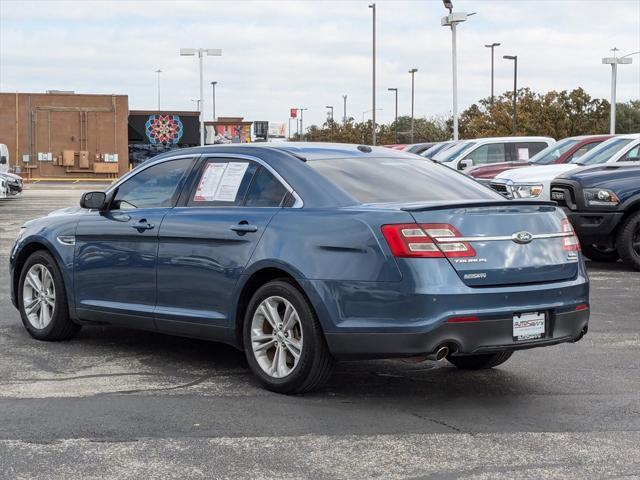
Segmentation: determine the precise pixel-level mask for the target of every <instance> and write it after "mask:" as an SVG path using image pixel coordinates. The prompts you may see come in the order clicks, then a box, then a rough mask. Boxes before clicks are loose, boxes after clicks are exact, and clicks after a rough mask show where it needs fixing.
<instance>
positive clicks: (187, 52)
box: [180, 48, 222, 145]
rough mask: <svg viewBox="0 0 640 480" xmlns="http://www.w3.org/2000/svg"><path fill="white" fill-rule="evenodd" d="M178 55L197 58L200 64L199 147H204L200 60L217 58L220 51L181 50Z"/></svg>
mask: <svg viewBox="0 0 640 480" xmlns="http://www.w3.org/2000/svg"><path fill="white" fill-rule="evenodd" d="M180 55H181V56H183V57H194V56H196V55H197V56H198V60H199V64H200V104H199V106H198V111H199V112H200V145H204V113H203V110H204V74H203V70H202V59H203V57H204V56H205V55H207V56H209V57H219V56H220V55H222V50H220V49H219V48H181V49H180Z"/></svg>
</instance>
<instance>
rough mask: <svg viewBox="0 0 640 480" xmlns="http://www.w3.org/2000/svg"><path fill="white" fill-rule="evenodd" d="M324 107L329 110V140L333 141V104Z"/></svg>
mask: <svg viewBox="0 0 640 480" xmlns="http://www.w3.org/2000/svg"><path fill="white" fill-rule="evenodd" d="M325 108H328V109H329V111H330V112H331V113H330V114H329V115H330V116H329V118H330V119H331V125H329V141H333V105H326V107H325Z"/></svg>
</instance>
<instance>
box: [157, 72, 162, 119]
mask: <svg viewBox="0 0 640 480" xmlns="http://www.w3.org/2000/svg"><path fill="white" fill-rule="evenodd" d="M156 73H157V74H158V112H159V111H160V74H161V73H162V70H160V69H158V70H156Z"/></svg>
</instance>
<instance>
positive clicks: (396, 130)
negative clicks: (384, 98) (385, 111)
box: [387, 88, 398, 143]
mask: <svg viewBox="0 0 640 480" xmlns="http://www.w3.org/2000/svg"><path fill="white" fill-rule="evenodd" d="M387 90H389V91H390V92H395V94H396V120H395V123H394V125H395V137H396V143H398V89H397V88H388V89H387Z"/></svg>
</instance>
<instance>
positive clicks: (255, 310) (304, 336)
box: [243, 279, 334, 394]
mask: <svg viewBox="0 0 640 480" xmlns="http://www.w3.org/2000/svg"><path fill="white" fill-rule="evenodd" d="M291 312H293V313H291ZM274 325H275V328H274ZM243 340H244V350H245V355H246V357H247V362H248V363H249V368H250V369H251V371H252V372H253V374H254V375H255V376H256V377H257V378H258V380H259V381H260V383H261V384H262V385H263V386H264V387H265V388H267V389H268V390H271V391H274V392H278V393H286V394H299V393H305V392H309V391H311V390H315V389H317V388H319V387H320V386H321V385H322V384H324V383H325V382H326V381H327V380H328V379H329V377H330V376H331V372H332V370H333V365H334V359H333V357H332V356H331V354H330V352H329V349H328V347H327V344H326V341H325V338H324V334H323V332H322V328H321V327H320V322H319V321H318V318H317V316H316V314H315V312H314V311H313V308H312V307H311V305H310V303H309V301H308V300H307V298H306V297H305V295H304V294H303V293H302V292H301V291H300V290H299V288H298V287H297V286H296V285H295V284H294V283H293V282H292V281H290V280H288V279H277V280H273V281H270V282H269V283H266V284H265V285H263V286H262V287H260V288H259V289H258V290H257V291H256V292H255V294H254V295H253V297H252V298H251V300H250V302H249V305H248V307H247V311H246V314H245V318H244V326H243ZM296 354H297V358H296V356H295V355H296Z"/></svg>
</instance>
